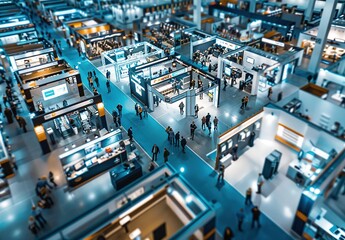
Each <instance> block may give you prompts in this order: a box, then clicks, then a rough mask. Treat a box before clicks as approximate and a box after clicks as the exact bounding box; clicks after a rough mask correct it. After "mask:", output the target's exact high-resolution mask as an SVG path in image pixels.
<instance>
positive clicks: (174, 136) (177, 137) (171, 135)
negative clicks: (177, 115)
mask: <svg viewBox="0 0 345 240" xmlns="http://www.w3.org/2000/svg"><path fill="white" fill-rule="evenodd" d="M165 132H166V133H167V135H168V141H169V143H170V145H174V146H175V147H180V143H181V147H182V152H183V153H185V152H186V151H185V148H186V145H187V140H186V138H184V137H183V136H181V134H180V132H179V131H177V132H176V133H175V132H174V130H173V129H172V128H171V127H170V126H168V127H167V128H166V129H165Z"/></svg>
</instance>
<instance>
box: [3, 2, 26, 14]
mask: <svg viewBox="0 0 345 240" xmlns="http://www.w3.org/2000/svg"><path fill="white" fill-rule="evenodd" d="M21 11H22V10H21V9H20V8H19V7H18V5H17V4H15V3H13V2H12V1H2V2H0V16H2V17H7V16H13V15H17V14H21Z"/></svg>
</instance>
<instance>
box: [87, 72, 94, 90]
mask: <svg viewBox="0 0 345 240" xmlns="http://www.w3.org/2000/svg"><path fill="white" fill-rule="evenodd" d="M87 80H88V82H89V87H90V88H93V80H92V77H90V75H89V76H88V77H87Z"/></svg>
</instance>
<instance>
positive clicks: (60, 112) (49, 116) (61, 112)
mask: <svg viewBox="0 0 345 240" xmlns="http://www.w3.org/2000/svg"><path fill="white" fill-rule="evenodd" d="M93 102H94V100H93V99H89V100H86V101H83V102H80V103H78V104H75V105H72V106H69V107H66V108H64V109H61V110H58V111H55V112H52V113H50V114H47V115H44V120H49V119H52V118H54V117H56V116H61V115H64V114H66V113H69V112H73V111H75V110H78V109H80V108H82V107H86V106H88V105H90V104H92V103H93Z"/></svg>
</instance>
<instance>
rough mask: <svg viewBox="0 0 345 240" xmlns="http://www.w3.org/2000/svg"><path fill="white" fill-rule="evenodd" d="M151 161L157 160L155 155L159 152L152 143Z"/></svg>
mask: <svg viewBox="0 0 345 240" xmlns="http://www.w3.org/2000/svg"><path fill="white" fill-rule="evenodd" d="M151 152H152V161H157V156H158V153H160V151H159V147H158V146H157V145H156V144H154V145H153V147H152V150H151Z"/></svg>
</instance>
